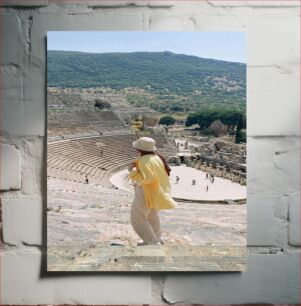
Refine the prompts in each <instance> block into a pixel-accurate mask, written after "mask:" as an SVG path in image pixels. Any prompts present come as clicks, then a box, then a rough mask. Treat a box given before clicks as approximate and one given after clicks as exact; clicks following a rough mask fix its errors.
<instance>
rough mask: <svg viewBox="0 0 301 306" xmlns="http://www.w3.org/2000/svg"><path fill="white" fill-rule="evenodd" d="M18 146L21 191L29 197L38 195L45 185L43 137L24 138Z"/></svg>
mask: <svg viewBox="0 0 301 306" xmlns="http://www.w3.org/2000/svg"><path fill="white" fill-rule="evenodd" d="M20 146H22V147H21V152H22V182H23V183H22V193H23V195H26V196H30V197H40V196H42V193H43V191H45V188H44V187H45V186H46V182H45V180H46V156H45V147H44V139H43V138H42V137H40V138H30V139H28V140H27V139H26V140H23V141H22V143H21V145H20ZM29 177H30V180H29V179H28V178H29ZM43 186H44V187H43Z"/></svg>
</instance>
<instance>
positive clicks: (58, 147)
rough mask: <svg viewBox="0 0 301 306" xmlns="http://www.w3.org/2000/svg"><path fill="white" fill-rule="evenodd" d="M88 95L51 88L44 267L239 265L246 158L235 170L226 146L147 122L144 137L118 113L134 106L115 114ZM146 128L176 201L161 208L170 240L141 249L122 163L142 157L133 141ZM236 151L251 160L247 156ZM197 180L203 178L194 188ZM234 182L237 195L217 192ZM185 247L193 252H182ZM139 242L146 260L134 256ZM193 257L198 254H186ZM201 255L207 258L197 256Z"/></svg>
mask: <svg viewBox="0 0 301 306" xmlns="http://www.w3.org/2000/svg"><path fill="white" fill-rule="evenodd" d="M92 93H93V92H92ZM89 94H90V95H80V94H78V93H77V94H74V93H72V91H71V92H70V90H65V91H64V90H60V91H58V90H57V89H53V90H49V93H48V144H47V180H48V184H47V189H48V191H47V192H48V196H47V210H48V213H47V234H48V262H47V264H48V269H49V270H50V271H83V270H85V271H97V270H100V271H104V270H125V271H127V270H205V271H212V270H215V271H216V270H228V271H232V270H243V269H244V267H245V258H244V255H245V248H244V247H245V245H246V205H244V204H245V203H246V201H245V197H246V190H245V168H244V166H243V163H244V162H245V160H244V161H243V160H239V161H238V162H239V163H237V164H240V165H242V166H240V169H239V168H237V169H236V168H235V167H234V166H233V167H230V168H231V169H229V167H228V165H229V164H231V162H232V161H231V160H233V158H230V159H229V158H228V157H227V156H229V154H233V152H232V153H231V152H227V150H228V151H229V149H228V148H227V147H226V146H222V145H221V146H220V148H219V150H218V153H216V152H215V153H214V152H212V151H210V150H211V147H212V145H208V143H207V142H206V144H205V143H202V144H201V143H199V142H198V141H196V140H195V139H193V137H191V138H189V139H188V138H175V137H173V136H172V134H167V133H165V132H164V131H163V130H159V131H158V130H156V129H151V128H150V129H149V130H148V131H147V133H146V134H145V133H143V134H139V133H138V134H137V133H135V134H133V133H132V132H131V129H130V126H129V125H128V124H127V123H126V120H125V116H122V112H123V113H124V114H126V115H127V116H128V115H129V114H131V106H130V105H128V106H127V105H126V103H123V105H122V108H121V110H120V109H119V112H117V111H115V110H114V109H113V110H102V111H99V110H95V109H94V108H93V107H92V106H91V105H90V104H89V100H91V92H90V93H89ZM113 98H115V100H118V99H116V97H113ZM113 98H112V99H113ZM70 101H71V102H70ZM68 103H71V105H72V111H70V107H69V106H70V105H68ZM72 103H73V104H72ZM82 105H85V107H82ZM127 107H128V108H127ZM134 112H136V113H137V109H135V110H134ZM150 113H151V111H150ZM142 114H143V112H142ZM140 135H147V136H149V137H153V138H154V139H155V140H156V145H157V148H158V151H159V152H160V153H161V154H162V155H164V156H165V157H166V158H168V159H169V160H170V162H171V165H173V168H172V169H173V170H172V176H171V183H172V187H173V190H174V191H173V192H175V194H173V196H174V197H175V198H176V199H177V203H178V206H177V208H176V209H173V210H169V211H162V213H161V222H162V230H163V238H164V246H162V247H161V249H160V250H159V251H158V250H153V249H147V247H137V241H138V237H137V235H136V234H135V232H134V231H133V229H132V228H131V226H130V223H129V216H130V207H131V202H132V198H133V193H132V189H131V186H130V184H128V181H127V179H126V170H125V169H126V168H127V165H128V164H129V163H130V162H132V161H133V160H134V159H135V158H136V157H137V156H138V155H137V152H136V151H135V150H134V149H133V147H132V142H133V141H134V140H135V139H136V138H137V137H139V136H140ZM215 147H216V145H215ZM217 155H218V156H219V158H218V159H217ZM221 155H223V157H222V158H220V156H221ZM234 155H235V156H236V158H238V159H239V157H237V156H239V155H241V156H242V158H243V157H244V158H245V155H243V154H242V153H238V154H234ZM221 159H222V161H221ZM193 171H196V172H193ZM205 171H206V172H211V173H213V174H214V175H215V182H214V183H209V181H208V179H206V177H205ZM177 175H178V176H180V177H181V181H180V182H176V179H175V177H176V176H177ZM192 178H197V179H196V181H197V184H196V186H194V185H192V184H191V179H192ZM181 184H182V185H181ZM199 184H200V185H199ZM206 184H207V185H209V190H208V188H207V191H205V188H206ZM225 184H228V185H225ZM223 186H224V187H223ZM225 186H226V187H225ZM196 188H200V190H202V191H201V192H196ZM232 189H233V190H235V191H233V192H234V193H232V194H231V193H230V194H228V195H227V196H223V195H222V196H219V197H218V198H216V194H217V193H218V192H219V191H218V190H220V191H221V192H223V190H228V191H229V190H232ZM214 190H215V191H214ZM195 194H197V195H196V196H194V195H195ZM198 194H199V195H201V196H198ZM231 195H232V196H231ZM183 246H186V247H188V249H185V250H186V252H188V253H189V252H190V253H189V254H187V253H185V254H183ZM190 247H194V248H192V249H189V248H190ZM196 248H199V249H198V252H197V253H195V252H196V251H195V250H196ZM141 249H143V256H142V257H143V258H144V260H142V263H141V262H140V261H139V260H138V261H137V258H138V257H139V256H141ZM139 252H140V253H139ZM158 252H159V253H158ZM168 252H169V253H168ZM167 253H168V254H169V255H168V256H167V255H166V254H167ZM162 254H163V255H162ZM196 254H197V255H196ZM225 254H226V260H225ZM209 255H214V256H215V260H214V261H212V260H211V259H208V256H209ZM191 256H192V257H193V256H194V258H195V260H187V258H191ZM200 256H203V257H204V258H206V260H204V261H203V262H202V261H199V258H200ZM167 257H168V258H169V261H168V260H167V262H166V258H167ZM158 258H161V260H158ZM162 258H163V263H162ZM178 258H180V259H178ZM185 258H186V259H185ZM135 259H136V261H135ZM197 259H198V261H197V262H196V260H197Z"/></svg>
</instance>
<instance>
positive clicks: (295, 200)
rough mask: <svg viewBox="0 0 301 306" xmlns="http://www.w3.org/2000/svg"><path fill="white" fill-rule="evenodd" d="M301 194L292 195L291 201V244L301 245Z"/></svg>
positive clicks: (289, 234) (289, 233) (289, 235)
mask: <svg viewBox="0 0 301 306" xmlns="http://www.w3.org/2000/svg"><path fill="white" fill-rule="evenodd" d="M300 222H301V221H300V194H295V195H291V196H290V202H289V229H288V230H289V232H288V237H289V244H290V245H293V246H301V237H300Z"/></svg>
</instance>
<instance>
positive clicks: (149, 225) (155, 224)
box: [129, 137, 176, 245]
mask: <svg viewBox="0 0 301 306" xmlns="http://www.w3.org/2000/svg"><path fill="white" fill-rule="evenodd" d="M133 146H134V148H136V149H137V150H138V152H139V153H140V157H139V158H138V159H137V160H135V161H134V162H133V163H132V164H130V166H129V172H130V173H129V178H130V179H131V180H132V181H133V182H134V187H135V196H134V201H133V205H132V208H131V223H132V226H133V228H134V230H135V231H136V233H137V234H138V236H139V237H140V238H141V239H142V240H143V244H144V245H148V244H155V245H160V244H162V243H163V242H162V238H161V226H160V219H159V210H161V209H170V208H174V207H175V206H176V202H175V201H174V200H173V199H172V197H171V195H170V192H171V189H170V183H169V178H168V176H169V173H170V168H169V167H168V165H167V163H166V161H165V159H164V158H163V157H162V156H161V155H159V154H158V153H156V152H155V150H156V148H155V140H154V139H152V138H149V137H141V138H139V139H137V140H136V141H135V142H133Z"/></svg>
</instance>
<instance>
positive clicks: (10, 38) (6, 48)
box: [0, 13, 25, 65]
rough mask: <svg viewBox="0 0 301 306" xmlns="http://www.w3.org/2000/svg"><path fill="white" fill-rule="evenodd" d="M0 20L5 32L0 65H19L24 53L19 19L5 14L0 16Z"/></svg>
mask: <svg viewBox="0 0 301 306" xmlns="http://www.w3.org/2000/svg"><path fill="white" fill-rule="evenodd" d="M0 20H1V22H2V27H3V31H5V35H3V36H2V43H1V48H3V49H2V52H3V53H2V59H1V65H11V64H14V65H20V64H21V63H22V59H23V56H24V55H23V53H24V51H25V46H24V41H23V38H22V34H21V33H22V32H21V23H20V19H19V17H18V16H17V15H14V14H8V13H5V14H1V17H0Z"/></svg>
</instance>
